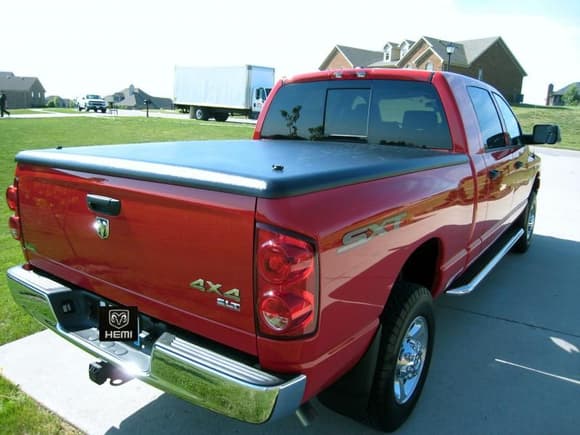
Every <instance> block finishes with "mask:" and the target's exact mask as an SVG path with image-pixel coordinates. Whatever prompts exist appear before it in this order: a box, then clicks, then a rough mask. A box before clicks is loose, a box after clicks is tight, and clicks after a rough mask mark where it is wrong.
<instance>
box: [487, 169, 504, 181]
mask: <svg viewBox="0 0 580 435" xmlns="http://www.w3.org/2000/svg"><path fill="white" fill-rule="evenodd" d="M488 175H489V178H491V179H492V180H495V179H496V178H498V177H499V176H500V175H501V171H498V170H497V169H492V170H491V171H489V173H488Z"/></svg>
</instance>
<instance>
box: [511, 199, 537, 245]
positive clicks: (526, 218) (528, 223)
mask: <svg viewBox="0 0 580 435" xmlns="http://www.w3.org/2000/svg"><path fill="white" fill-rule="evenodd" d="M535 224H536V192H534V191H532V193H530V196H529V198H528V205H527V206H526V209H525V210H524V212H523V213H522V215H521V216H520V217H519V218H518V223H517V227H518V228H521V229H523V230H524V235H523V236H522V237H520V239H519V240H518V241H517V243H516V244H515V245H514V247H513V248H512V250H513V251H514V252H517V253H519V254H523V253H525V252H527V251H528V249H529V248H530V246H531V244H532V239H533V237H534V226H535Z"/></svg>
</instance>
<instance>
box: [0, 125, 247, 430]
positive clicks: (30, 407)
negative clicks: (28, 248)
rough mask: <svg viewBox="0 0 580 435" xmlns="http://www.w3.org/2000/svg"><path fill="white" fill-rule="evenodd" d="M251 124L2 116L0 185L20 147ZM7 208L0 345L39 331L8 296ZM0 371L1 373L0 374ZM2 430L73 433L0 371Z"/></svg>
mask: <svg viewBox="0 0 580 435" xmlns="http://www.w3.org/2000/svg"><path fill="white" fill-rule="evenodd" d="M252 132H253V127H252V126H247V125H238V124H234V125H230V124H224V123H220V124H217V123H212V122H203V123H200V122H197V121H193V120H173V119H159V118H148V119H147V118H122V117H102V118H101V117H99V118H91V117H70V118H45V119H16V118H14V119H6V120H3V121H2V123H1V124H0V190H1V191H2V198H4V195H3V193H4V189H5V188H6V187H7V186H8V185H10V184H11V183H12V181H13V176H14V168H15V163H14V155H15V154H16V153H17V152H18V151H21V150H25V149H33V148H48V147H53V146H57V145H65V146H66V145H90V144H112V143H135V142H152V141H172V140H197V139H241V138H249V137H251V135H252ZM9 216H10V210H8V207H7V206H6V204H5V201H3V200H2V204H1V205H0V225H4V227H1V228H0V271H2V278H0V345H2V344H5V343H8V342H10V341H13V340H16V339H18V338H21V337H24V336H26V335H29V334H31V333H33V332H36V331H39V330H40V329H42V328H41V326H40V324H39V323H37V322H36V321H35V320H33V319H32V318H31V317H30V316H29V315H27V314H26V313H25V312H24V311H22V310H21V309H20V308H19V307H18V306H17V305H16V304H15V303H14V302H13V300H12V297H11V296H10V294H9V290H8V287H7V285H6V279H5V278H4V271H5V270H6V269H8V268H9V267H11V266H13V265H16V264H19V263H21V262H22V261H23V257H22V254H21V251H20V246H19V244H18V243H17V242H16V241H15V240H14V239H12V237H11V236H10V234H9V233H8V226H7V221H8V217H9ZM0 375H1V373H0ZM0 422H1V423H0V433H2V434H3V433H6V434H25V433H26V434H28V433H30V434H33V433H38V434H40V433H42V434H44V433H50V434H57V433H58V434H76V433H79V432H78V431H77V430H76V429H74V428H72V427H71V426H70V425H68V424H66V423H65V422H63V421H61V419H60V418H58V416H55V415H54V414H52V413H50V412H48V411H46V410H45V409H43V408H42V407H41V406H39V405H38V404H36V402H34V401H33V400H31V399H30V398H28V397H27V396H26V395H25V394H24V393H22V392H20V390H19V389H18V388H17V387H16V386H14V385H12V384H11V383H9V382H8V381H6V380H5V379H4V378H2V376H0Z"/></svg>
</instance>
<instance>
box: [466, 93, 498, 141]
mask: <svg viewBox="0 0 580 435" xmlns="http://www.w3.org/2000/svg"><path fill="white" fill-rule="evenodd" d="M467 90H468V92H469V96H470V98H471V103H472V104H473V108H474V109H475V114H476V115H477V121H478V122H479V129H480V130H481V136H482V137H483V142H484V144H485V146H486V147H487V148H498V147H503V146H506V145H507V144H506V142H505V136H504V134H503V130H502V127H501V122H500V120H499V115H498V113H497V110H496V109H495V106H494V104H493V101H492V99H491V95H490V94H489V92H487V91H486V90H485V89H482V88H478V87H475V86H469V87H468V88H467Z"/></svg>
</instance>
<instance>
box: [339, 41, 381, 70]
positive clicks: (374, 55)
mask: <svg viewBox="0 0 580 435" xmlns="http://www.w3.org/2000/svg"><path fill="white" fill-rule="evenodd" d="M336 48H337V49H338V50H339V51H340V52H341V53H342V54H343V55H344V57H346V58H347V60H348V61H349V62H350V63H351V64H352V66H353V67H357V66H367V65H370V64H371V63H374V62H379V61H381V60H382V59H383V52H382V51H374V50H363V49H362V48H354V47H347V46H346V45H337V46H336Z"/></svg>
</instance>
